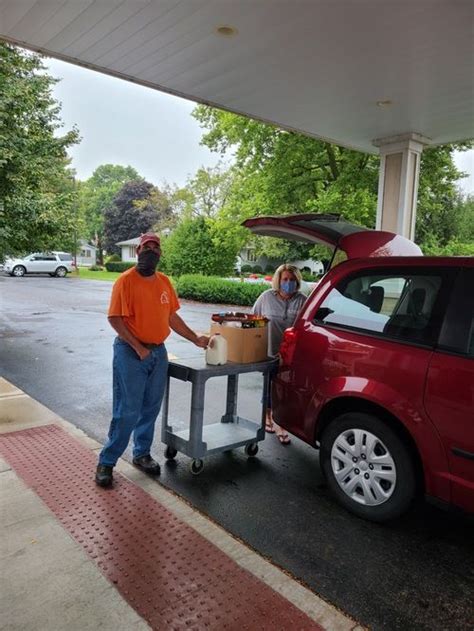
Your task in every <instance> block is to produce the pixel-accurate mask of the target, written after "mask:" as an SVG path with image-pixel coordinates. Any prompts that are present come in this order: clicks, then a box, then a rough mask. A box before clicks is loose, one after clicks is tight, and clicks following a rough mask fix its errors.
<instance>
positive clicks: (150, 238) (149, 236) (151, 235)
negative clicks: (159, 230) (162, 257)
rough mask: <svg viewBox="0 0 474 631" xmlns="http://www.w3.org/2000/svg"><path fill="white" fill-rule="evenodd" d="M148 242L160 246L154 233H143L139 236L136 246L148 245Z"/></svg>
mask: <svg viewBox="0 0 474 631" xmlns="http://www.w3.org/2000/svg"><path fill="white" fill-rule="evenodd" d="M148 241H154V242H155V243H157V244H158V245H160V237H159V236H158V235H157V234H155V233H154V232H145V233H144V234H142V235H141V236H140V242H139V244H138V246H139V247H141V246H142V245H145V243H148Z"/></svg>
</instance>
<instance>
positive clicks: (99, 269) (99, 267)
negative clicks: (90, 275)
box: [89, 265, 104, 272]
mask: <svg viewBox="0 0 474 631" xmlns="http://www.w3.org/2000/svg"><path fill="white" fill-rule="evenodd" d="M89 271H90V272H103V271H104V268H103V267H102V265H91V266H90V267H89Z"/></svg>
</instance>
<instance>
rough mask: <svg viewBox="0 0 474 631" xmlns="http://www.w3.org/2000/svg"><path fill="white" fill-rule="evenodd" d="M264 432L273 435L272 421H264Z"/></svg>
mask: <svg viewBox="0 0 474 631" xmlns="http://www.w3.org/2000/svg"><path fill="white" fill-rule="evenodd" d="M265 431H266V432H267V433H268V434H274V433H275V428H274V427H273V422H272V421H268V420H266V421H265Z"/></svg>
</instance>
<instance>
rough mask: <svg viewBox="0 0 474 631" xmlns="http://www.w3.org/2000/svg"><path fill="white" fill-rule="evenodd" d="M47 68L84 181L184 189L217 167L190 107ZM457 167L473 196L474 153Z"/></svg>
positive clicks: (68, 68)
mask: <svg viewBox="0 0 474 631" xmlns="http://www.w3.org/2000/svg"><path fill="white" fill-rule="evenodd" d="M45 63H46V65H47V67H48V68H49V72H50V74H51V75H52V76H53V77H56V78H58V79H62V80H61V81H60V82H59V83H58V84H56V86H55V87H54V96H55V98H56V99H57V100H59V101H60V102H61V103H62V109H61V117H62V119H63V121H64V123H65V130H68V129H70V128H71V127H72V126H73V124H76V125H77V126H78V128H79V131H80V134H81V137H82V141H81V143H80V144H79V145H76V146H75V147H73V148H72V149H71V150H70V155H71V157H72V166H73V167H74V169H75V170H76V173H77V177H78V178H79V179H80V180H85V179H87V178H88V177H90V176H91V175H92V173H93V172H94V170H95V169H96V168H97V167H98V166H100V165H101V164H121V165H123V166H127V165H130V166H132V167H134V168H135V169H136V170H137V171H138V173H139V174H140V175H142V176H143V177H144V178H145V179H146V180H148V181H149V182H152V183H153V184H157V185H159V184H160V183H162V182H163V181H167V182H168V183H170V184H172V183H175V184H178V185H179V186H182V185H184V183H185V182H186V179H187V178H188V177H189V176H192V175H194V173H195V172H196V171H197V169H198V168H199V167H200V166H205V167H208V166H214V165H215V164H217V162H218V161H219V159H220V156H219V155H218V154H216V153H212V152H211V151H209V150H208V149H207V148H206V147H201V146H200V144H199V141H200V139H201V136H202V130H201V128H200V127H199V124H198V122H197V121H196V120H194V118H193V117H192V116H191V111H192V110H193V108H194V103H192V102H191V101H186V100H184V99H180V98H178V97H175V96H170V95H168V94H164V93H162V92H158V91H156V90H152V89H151V88H145V87H143V86H139V85H136V84H133V83H129V82H128V81H124V80H121V79H116V78H114V77H109V76H107V75H104V74H101V73H98V72H94V71H92V70H87V69H85V68H81V67H79V66H74V65H72V64H67V63H65V62H62V61H57V60H55V59H50V60H45ZM456 163H457V165H458V167H459V168H460V169H462V170H463V171H467V172H468V173H469V177H467V178H465V179H464V180H462V181H461V187H462V189H463V190H464V191H466V192H469V193H474V151H469V152H466V153H463V154H458V155H457V156H456Z"/></svg>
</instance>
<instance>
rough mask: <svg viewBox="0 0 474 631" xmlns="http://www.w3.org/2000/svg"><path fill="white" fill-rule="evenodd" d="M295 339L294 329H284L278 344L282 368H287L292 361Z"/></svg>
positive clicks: (296, 335)
mask: <svg viewBox="0 0 474 631" xmlns="http://www.w3.org/2000/svg"><path fill="white" fill-rule="evenodd" d="M297 338H298V333H297V331H296V329H295V328H294V327H290V328H289V329H286V331H285V332H284V333H283V339H282V342H281V344H280V358H281V365H282V366H289V365H290V364H291V362H292V361H293V355H294V353H295V349H296V340H297Z"/></svg>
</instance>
